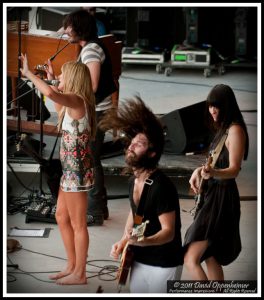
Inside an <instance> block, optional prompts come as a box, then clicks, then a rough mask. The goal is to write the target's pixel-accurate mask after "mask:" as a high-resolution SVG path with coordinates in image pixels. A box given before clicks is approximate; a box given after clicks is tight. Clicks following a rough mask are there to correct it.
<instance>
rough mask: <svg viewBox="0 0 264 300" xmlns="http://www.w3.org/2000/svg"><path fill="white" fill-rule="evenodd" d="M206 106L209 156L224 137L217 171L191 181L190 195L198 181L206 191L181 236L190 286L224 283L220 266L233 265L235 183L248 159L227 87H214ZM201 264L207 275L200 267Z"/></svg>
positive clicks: (201, 171) (236, 249) (201, 172)
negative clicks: (192, 283) (196, 282)
mask: <svg viewBox="0 0 264 300" xmlns="http://www.w3.org/2000/svg"><path fill="white" fill-rule="evenodd" d="M206 103H207V116H208V121H209V124H210V125H211V127H212V128H213V129H214V131H215V136H214V139H213V141H212V143H211V145H210V150H212V149H215V147H216V145H217V144H218V142H219V141H220V139H221V137H222V136H223V135H224V134H225V133H226V132H227V133H228V134H227V138H226V140H225V143H224V146H223V148H222V150H221V152H220V155H219V157H218V159H217V161H216V164H215V166H214V167H213V168H211V167H207V166H206V167H205V166H202V167H199V168H197V169H196V170H195V171H194V172H193V174H192V176H191V178H190V181H189V182H190V186H191V188H192V190H193V191H194V193H196V194H197V193H198V192H199V184H200V180H201V179H202V178H203V179H204V180H205V181H204V182H206V189H205V194H204V204H203V206H202V208H201V209H200V211H199V212H198V214H197V216H196V217H195V219H194V221H193V223H192V224H191V226H190V227H189V228H188V229H187V231H186V234H185V239H184V251H185V256H184V264H185V266H186V268H187V270H188V272H189V274H190V275H191V278H192V279H193V280H224V273H223V268H222V266H225V265H228V264H230V263H231V262H233V261H234V260H235V259H236V258H237V257H238V255H239V253H240V251H241V239H240V232H239V222H240V197H239V192H238V188H237V184H236V181H235V178H236V177H237V176H238V174H239V171H240V170H241V164H242V161H243V159H244V160H246V159H247V155H248V148H249V139H248V133H247V128H246V125H245V122H244V119H243V116H242V114H241V112H240V110H239V107H238V104H237V101H236V97H235V95H234V92H233V90H232V89H231V88H230V87H229V86H227V85H224V84H218V85H216V86H214V87H213V88H212V90H211V91H210V93H209V95H208V97H207V101H206ZM203 261H204V262H205V265H206V267H207V272H205V270H204V269H203V267H202V265H201V263H202V262H203Z"/></svg>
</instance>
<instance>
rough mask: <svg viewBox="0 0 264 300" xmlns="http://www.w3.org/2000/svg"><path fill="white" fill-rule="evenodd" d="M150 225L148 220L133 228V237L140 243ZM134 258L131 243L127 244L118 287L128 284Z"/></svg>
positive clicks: (118, 275)
mask: <svg viewBox="0 0 264 300" xmlns="http://www.w3.org/2000/svg"><path fill="white" fill-rule="evenodd" d="M148 223H149V221H148V220H147V221H145V222H143V223H141V224H140V225H136V226H135V227H134V228H133V231H132V236H133V237H137V241H138V242H140V241H142V240H143V238H144V233H145V230H146V227H147V224H148ZM133 258H134V254H133V251H132V249H131V247H130V245H129V242H127V243H126V245H125V247H124V249H123V252H122V256H121V263H120V267H119V269H118V272H117V280H118V285H125V284H126V281H127V277H128V274H129V271H130V267H131V265H132V262H133Z"/></svg>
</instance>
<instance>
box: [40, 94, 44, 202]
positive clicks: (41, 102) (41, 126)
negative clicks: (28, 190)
mask: <svg viewBox="0 0 264 300" xmlns="http://www.w3.org/2000/svg"><path fill="white" fill-rule="evenodd" d="M43 100H44V96H43V94H42V93H41V94H40V104H39V114H40V147H39V155H40V157H42V154H43V123H44V120H43ZM42 178H43V168H42V166H41V165H40V173H39V191H40V195H39V196H40V197H42V196H45V194H44V192H43V189H42Z"/></svg>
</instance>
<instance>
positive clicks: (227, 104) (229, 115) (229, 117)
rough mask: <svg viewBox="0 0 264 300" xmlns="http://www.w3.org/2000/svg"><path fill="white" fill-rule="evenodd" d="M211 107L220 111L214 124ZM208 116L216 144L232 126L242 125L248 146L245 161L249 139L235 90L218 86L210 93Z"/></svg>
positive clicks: (207, 101) (246, 151)
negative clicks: (210, 111)
mask: <svg viewBox="0 0 264 300" xmlns="http://www.w3.org/2000/svg"><path fill="white" fill-rule="evenodd" d="M209 106H214V107H216V108H218V109H219V115H218V120H217V122H214V120H213V118H212V116H211V115H210V113H209ZM206 116H207V120H208V124H209V127H210V128H212V129H213V130H214V131H215V133H216V135H215V139H214V142H215V143H217V142H218V141H219V139H220V138H221V136H222V135H223V134H224V133H225V132H226V130H227V129H228V128H229V127H230V125H231V124H238V125H240V126H241V127H242V128H243V130H244V131H245V134H246V145H245V154H244V160H246V159H247V156H248V148H249V138H248V132H247V126H246V123H245V121H244V118H243V116H242V113H241V111H240V109H239V107H238V104H237V100H236V97H235V94H234V92H233V90H232V89H231V88H230V87H229V86H228V85H225V84H217V85H215V86H214V87H213V88H212V90H211V91H210V93H209V95H208V96H207V100H206Z"/></svg>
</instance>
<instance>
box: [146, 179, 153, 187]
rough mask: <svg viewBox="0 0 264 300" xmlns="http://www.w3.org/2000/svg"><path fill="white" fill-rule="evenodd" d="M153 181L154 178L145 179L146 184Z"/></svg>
mask: <svg viewBox="0 0 264 300" xmlns="http://www.w3.org/2000/svg"><path fill="white" fill-rule="evenodd" d="M152 183H153V180H152V179H149V178H147V179H146V180H145V184H148V185H152Z"/></svg>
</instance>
